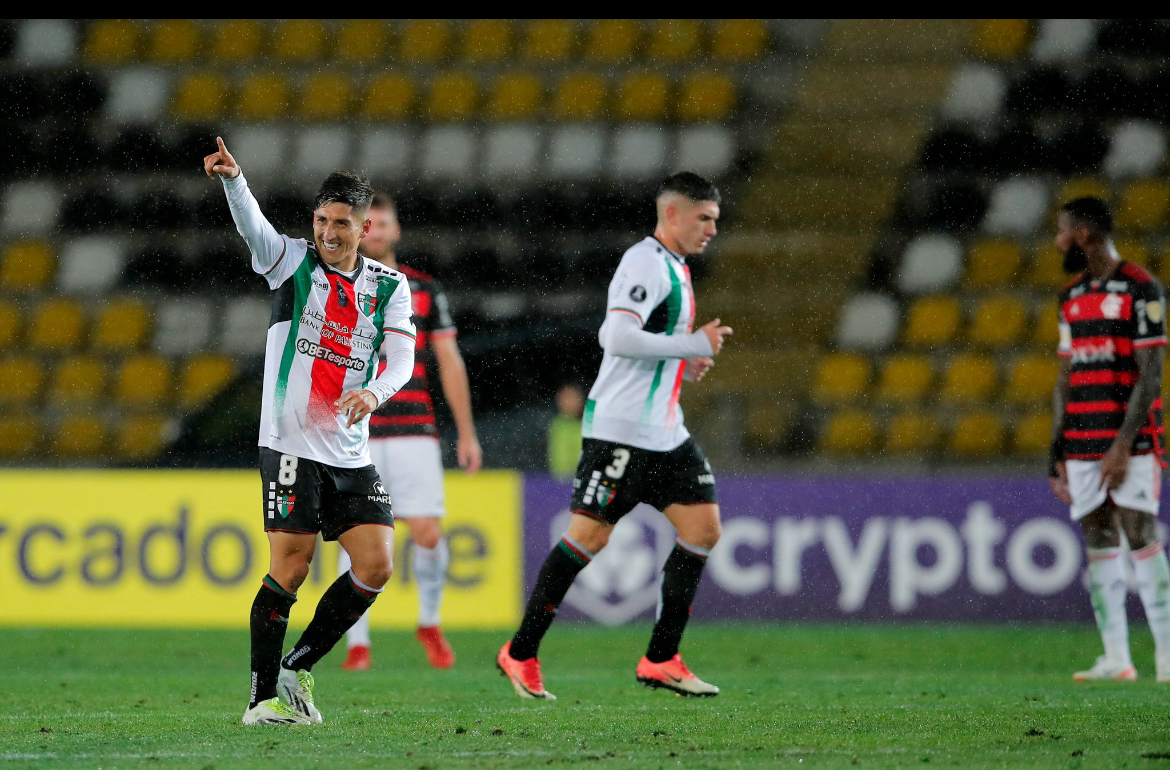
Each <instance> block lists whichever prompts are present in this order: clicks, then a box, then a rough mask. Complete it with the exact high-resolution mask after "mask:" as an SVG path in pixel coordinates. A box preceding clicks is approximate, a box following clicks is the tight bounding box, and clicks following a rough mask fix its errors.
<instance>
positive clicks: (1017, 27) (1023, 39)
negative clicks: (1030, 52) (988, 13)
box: [972, 19, 1031, 59]
mask: <svg viewBox="0 0 1170 770" xmlns="http://www.w3.org/2000/svg"><path fill="white" fill-rule="evenodd" d="M1030 37H1031V30H1030V29H1029V19H978V20H977V21H976V22H975V39H974V41H973V46H972V47H973V48H974V49H975V53H977V54H978V55H980V56H983V57H985V58H988V59H1014V58H1016V57H1017V56H1020V55H1022V54H1023V53H1024V51H1025V50H1026V49H1027V47H1028V42H1029V38H1030Z"/></svg>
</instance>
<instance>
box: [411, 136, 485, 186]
mask: <svg viewBox="0 0 1170 770" xmlns="http://www.w3.org/2000/svg"><path fill="white" fill-rule="evenodd" d="M476 137H477V132H475V131H473V130H472V129H471V128H468V127H466V126H452V125H447V126H433V127H431V128H430V129H428V130H427V132H426V133H425V134H424V135H423V137H422V143H421V147H420V153H419V155H420V158H419V170H420V171H422V173H423V175H424V176H426V177H429V178H432V179H445V180H456V179H461V178H463V177H466V176H467V175H468V174H470V173H471V171H472V168H473V166H474V164H475V159H476V146H475V145H476V142H475V140H476Z"/></svg>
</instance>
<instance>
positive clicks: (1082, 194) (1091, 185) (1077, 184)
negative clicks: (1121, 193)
mask: <svg viewBox="0 0 1170 770" xmlns="http://www.w3.org/2000/svg"><path fill="white" fill-rule="evenodd" d="M1109 197H1110V194H1109V183H1108V182H1106V181H1105V180H1104V179H1102V178H1101V177H1099V176H1074V177H1072V178H1071V179H1066V180H1064V181H1063V182H1061V183H1060V184H1059V185H1057V187H1056V190H1055V192H1053V194H1052V211H1053V216H1052V221H1053V224H1055V222H1056V212H1058V211H1060V207H1061V206H1063V205H1064V204H1066V203H1068V202H1069V201H1071V200H1073V199H1074V198H1101V199H1102V200H1109Z"/></svg>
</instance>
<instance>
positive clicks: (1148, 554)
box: [1049, 198, 1170, 682]
mask: <svg viewBox="0 0 1170 770" xmlns="http://www.w3.org/2000/svg"><path fill="white" fill-rule="evenodd" d="M1112 231H1113V217H1112V215H1111V214H1110V212H1109V208H1108V207H1107V206H1106V204H1105V202H1104V201H1102V200H1101V199H1099V198H1077V199H1075V200H1072V201H1069V202H1068V203H1066V204H1065V205H1064V207H1063V208H1062V209H1061V211H1060V215H1059V217H1058V219H1057V233H1056V239H1055V243H1056V247H1057V248H1058V249H1059V250H1060V251H1061V253H1063V254H1064V266H1065V270H1066V271H1067V272H1070V273H1079V275H1078V276H1077V277H1076V279H1075V280H1073V281H1072V282H1071V283H1070V284H1068V285H1067V286H1065V287H1064V289H1063V290H1062V291H1061V293H1060V346H1059V349H1058V354H1059V355H1060V373H1059V376H1058V378H1057V381H1056V388H1055V390H1054V393H1053V409H1052V454H1051V458H1050V462H1049V476H1050V481H1051V484H1052V490H1053V492H1055V494H1056V496H1057V497H1058V498H1060V500H1061V501H1062V502H1064V503H1066V504H1068V505H1069V506H1070V508H1071V512H1072V518H1073V519H1074V520H1076V521H1079V522H1080V525H1081V530H1082V531H1083V532H1084V534H1085V546H1086V550H1087V551H1088V558H1089V590H1090V593H1091V596H1092V602H1093V612H1094V614H1095V615H1096V618H1097V628H1098V629H1099V630H1100V632H1101V640H1102V642H1103V643H1104V647H1105V654H1104V655H1102V656H1100V657H1099V658H1097V662H1096V663H1095V664H1094V665H1093V666H1092V667H1091V668H1089V669H1088V670H1086V671H1078V672H1077V673H1076V674H1074V675H1073V679H1074V680H1075V681H1078V682H1086V681H1092V680H1098V679H1115V680H1123V681H1132V680H1134V679H1136V678H1137V671H1136V669H1135V668H1134V665H1133V661H1132V660H1131V659H1130V654H1129V626H1128V623H1127V622H1126V616H1125V595H1126V580H1125V567H1124V565H1123V564H1122V548H1121V533H1122V532H1124V533H1125V539H1126V540H1127V541H1128V542H1129V548H1130V554H1129V558H1130V560H1131V562H1132V563H1133V568H1134V572H1135V573H1136V574H1137V580H1138V592H1139V594H1140V595H1141V600H1142V606H1143V607H1145V610H1146V619H1147V620H1148V621H1149V624H1150V630H1151V631H1152V632H1153V635H1154V644H1155V648H1156V657H1155V660H1156V667H1157V679H1158V681H1159V682H1170V562H1168V561H1167V559H1166V553H1165V551H1164V550H1163V548H1162V544H1161V543H1160V542H1159V541H1158V531H1157V516H1158V509H1159V498H1160V496H1161V491H1162V464H1161V454H1162V451H1161V447H1162V435H1163V429H1162V367H1163V362H1164V358H1165V345H1166V319H1165V317H1164V316H1165V296H1164V294H1163V292H1162V287H1161V286H1160V285H1159V284H1158V282H1157V281H1156V280H1154V278H1153V277H1152V276H1151V275H1150V274H1149V273H1148V272H1146V271H1145V270H1144V269H1142V268H1141V267H1139V266H1138V265H1135V264H1133V263H1132V262H1126V261H1125V260H1124V259H1122V257H1121V256H1120V255H1119V254H1118V253H1117V249H1116V248H1115V247H1114V245H1113V241H1112V238H1111V233H1112Z"/></svg>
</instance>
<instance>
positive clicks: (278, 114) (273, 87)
mask: <svg viewBox="0 0 1170 770" xmlns="http://www.w3.org/2000/svg"><path fill="white" fill-rule="evenodd" d="M289 91H290V86H289V82H288V79H287V78H285V77H283V76H281V75H279V74H277V73H275V72H268V73H261V74H256V75H249V76H248V77H246V78H244V81H243V82H242V83H241V84H240V102H239V106H238V108H237V109H238V110H239V113H240V117H242V118H244V119H246V120H270V119H272V118H283V117H286V116H287V115H288V105H289Z"/></svg>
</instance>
